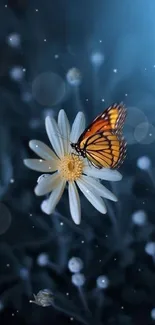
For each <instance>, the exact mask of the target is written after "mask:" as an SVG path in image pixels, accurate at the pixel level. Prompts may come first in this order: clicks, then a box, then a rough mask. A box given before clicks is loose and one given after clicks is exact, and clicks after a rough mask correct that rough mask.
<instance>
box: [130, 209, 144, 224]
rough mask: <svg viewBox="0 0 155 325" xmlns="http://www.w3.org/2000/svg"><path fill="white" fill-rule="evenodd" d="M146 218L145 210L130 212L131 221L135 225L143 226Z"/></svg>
mask: <svg viewBox="0 0 155 325" xmlns="http://www.w3.org/2000/svg"><path fill="white" fill-rule="evenodd" d="M146 220H147V215H146V212H145V211H143V210H138V211H135V212H134V213H133V214H132V221H133V223H134V224H136V225H137V226H143V225H144V224H145V222H146Z"/></svg>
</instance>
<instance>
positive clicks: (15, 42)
mask: <svg viewBox="0 0 155 325" xmlns="http://www.w3.org/2000/svg"><path fill="white" fill-rule="evenodd" d="M20 41H21V39H20V35H19V34H17V33H12V34H10V35H9V36H8V38H7V43H8V45H10V46H11V47H14V48H15V47H19V46H20Z"/></svg>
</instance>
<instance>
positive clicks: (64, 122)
mask: <svg viewBox="0 0 155 325" xmlns="http://www.w3.org/2000/svg"><path fill="white" fill-rule="evenodd" d="M58 127H59V129H60V132H61V134H62V141H63V145H64V152H65V153H68V151H69V145H70V140H69V137H70V124H69V121H68V118H67V115H66V113H65V111H64V110H63V109H61V110H60V112H59V115H58Z"/></svg>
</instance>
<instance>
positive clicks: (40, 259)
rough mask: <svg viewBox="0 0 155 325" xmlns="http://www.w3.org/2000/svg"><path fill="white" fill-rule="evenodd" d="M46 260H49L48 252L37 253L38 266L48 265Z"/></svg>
mask: <svg viewBox="0 0 155 325" xmlns="http://www.w3.org/2000/svg"><path fill="white" fill-rule="evenodd" d="M48 262H49V257H48V254H46V253H41V254H39V255H38V257H37V264H38V265H39V266H46V265H48Z"/></svg>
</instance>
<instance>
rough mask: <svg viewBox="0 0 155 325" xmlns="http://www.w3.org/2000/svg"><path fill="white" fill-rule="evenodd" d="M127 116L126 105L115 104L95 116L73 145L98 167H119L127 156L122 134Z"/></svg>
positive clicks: (80, 153)
mask: <svg viewBox="0 0 155 325" xmlns="http://www.w3.org/2000/svg"><path fill="white" fill-rule="evenodd" d="M125 118H126V108H125V106H124V105H123V104H122V103H121V104H113V105H112V106H110V107H108V108H107V109H106V110H105V111H104V112H103V113H102V114H100V115H99V116H97V117H96V118H95V120H94V121H93V122H92V123H91V124H90V125H89V126H88V127H87V128H86V129H85V131H84V132H83V133H82V134H81V136H80V137H79V139H78V141H77V143H71V147H72V148H73V149H75V150H76V151H77V153H78V154H79V155H81V156H82V157H84V158H87V159H88V161H90V162H91V164H92V165H93V166H95V167H97V168H102V167H106V168H112V169H113V168H118V167H119V166H120V165H121V164H122V162H123V161H124V159H125V157H126V142H125V140H124V138H123V135H122V130H123V125H124V121H125Z"/></svg>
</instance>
